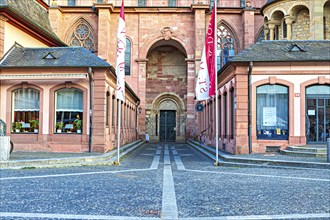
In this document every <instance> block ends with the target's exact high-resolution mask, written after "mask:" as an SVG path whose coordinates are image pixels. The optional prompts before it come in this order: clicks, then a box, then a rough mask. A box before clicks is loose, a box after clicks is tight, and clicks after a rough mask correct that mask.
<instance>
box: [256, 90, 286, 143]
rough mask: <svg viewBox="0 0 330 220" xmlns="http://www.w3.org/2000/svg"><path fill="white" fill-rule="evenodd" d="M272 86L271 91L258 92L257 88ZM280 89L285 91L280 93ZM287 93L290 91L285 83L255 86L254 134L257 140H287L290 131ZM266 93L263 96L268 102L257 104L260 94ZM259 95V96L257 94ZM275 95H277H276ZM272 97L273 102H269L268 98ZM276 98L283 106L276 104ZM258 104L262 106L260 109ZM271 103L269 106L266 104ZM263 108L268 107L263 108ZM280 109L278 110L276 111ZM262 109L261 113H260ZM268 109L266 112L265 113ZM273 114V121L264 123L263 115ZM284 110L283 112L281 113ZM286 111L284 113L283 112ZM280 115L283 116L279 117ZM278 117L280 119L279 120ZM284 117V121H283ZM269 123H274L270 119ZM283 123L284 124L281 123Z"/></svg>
mask: <svg viewBox="0 0 330 220" xmlns="http://www.w3.org/2000/svg"><path fill="white" fill-rule="evenodd" d="M269 86H272V88H275V89H274V90H273V91H274V92H273V93H265V92H264V93H262V92H259V91H258V90H261V89H263V88H265V89H270V88H266V87H269ZM280 90H286V93H283V92H282V93H281V91H280ZM289 93H290V88H289V86H287V85H282V84H262V85H259V86H257V87H256V135H257V140H288V139H289V133H290V130H289V129H290V127H289V121H290V114H289V111H290V106H289V105H290V100H289ZM262 94H266V97H265V102H268V104H263V105H259V102H260V99H261V95H262ZM259 95H260V96H259ZM276 95H277V96H276ZM280 96H286V97H281V98H279V97H280ZM269 99H273V102H274V103H275V104H274V103H273V104H269V102H270V100H269ZM283 99H286V103H284V102H283ZM277 100H281V102H280V103H282V104H283V105H284V106H280V107H279V105H278V104H277ZM258 105H259V106H260V108H261V106H263V107H262V108H263V109H262V110H261V109H260V108H258ZM268 105H271V106H268ZM265 108H268V110H267V109H265ZM278 110H280V111H278ZM260 111H262V115H261V113H260ZM267 111H268V113H267ZM274 112H276V113H275V114H276V115H275V123H276V124H273V125H265V120H264V116H265V115H269V116H271V115H274ZM283 112H284V113H283ZM285 113H286V114H285ZM279 115H281V116H282V117H283V118H281V117H279ZM279 119H281V120H282V121H281V122H278V121H280V120H279ZM285 119H286V121H285ZM269 123H274V120H273V119H271V120H270V122H269ZM280 123H282V124H285V123H286V125H281V124H280Z"/></svg>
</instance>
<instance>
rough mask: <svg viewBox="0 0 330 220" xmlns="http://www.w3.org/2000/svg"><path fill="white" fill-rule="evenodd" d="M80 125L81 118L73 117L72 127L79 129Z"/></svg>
mask: <svg viewBox="0 0 330 220" xmlns="http://www.w3.org/2000/svg"><path fill="white" fill-rule="evenodd" d="M81 126H82V122H81V120H80V119H79V118H77V119H75V120H74V121H73V127H74V129H76V130H81Z"/></svg>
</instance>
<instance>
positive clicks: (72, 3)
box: [68, 0, 76, 6]
mask: <svg viewBox="0 0 330 220" xmlns="http://www.w3.org/2000/svg"><path fill="white" fill-rule="evenodd" d="M68 6H76V0H68Z"/></svg>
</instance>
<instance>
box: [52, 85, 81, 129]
mask: <svg viewBox="0 0 330 220" xmlns="http://www.w3.org/2000/svg"><path fill="white" fill-rule="evenodd" d="M83 106H84V103H83V92H82V91H81V90H79V89H75V88H71V89H67V88H65V89H60V90H58V91H56V92H55V108H56V109H55V112H56V116H55V122H56V123H55V126H56V132H57V133H61V132H62V131H65V132H68V133H72V132H76V133H80V132H81V129H82V119H83Z"/></svg>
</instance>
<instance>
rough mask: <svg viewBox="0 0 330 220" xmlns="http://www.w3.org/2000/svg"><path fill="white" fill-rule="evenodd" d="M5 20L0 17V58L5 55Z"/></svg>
mask: <svg viewBox="0 0 330 220" xmlns="http://www.w3.org/2000/svg"><path fill="white" fill-rule="evenodd" d="M6 21H7V18H5V17H4V16H1V15H0V58H1V57H2V56H3V55H4V54H5V31H6V30H5V24H6Z"/></svg>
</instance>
